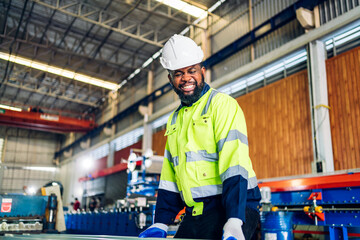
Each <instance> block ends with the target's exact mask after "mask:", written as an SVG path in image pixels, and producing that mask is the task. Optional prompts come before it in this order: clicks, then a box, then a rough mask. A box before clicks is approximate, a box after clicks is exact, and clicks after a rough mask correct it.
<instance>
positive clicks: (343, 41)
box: [325, 22, 360, 58]
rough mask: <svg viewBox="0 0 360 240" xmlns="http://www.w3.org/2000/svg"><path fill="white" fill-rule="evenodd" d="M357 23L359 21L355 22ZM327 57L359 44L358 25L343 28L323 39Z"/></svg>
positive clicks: (359, 30)
mask: <svg viewBox="0 0 360 240" xmlns="http://www.w3.org/2000/svg"><path fill="white" fill-rule="evenodd" d="M357 24H359V22H358V23H357ZM325 45H326V51H327V56H328V58H331V57H334V56H336V55H337V54H340V53H342V52H346V51H348V50H350V49H352V48H355V47H357V46H359V45H360V26H357V27H354V26H352V27H350V28H348V29H344V30H343V31H342V32H341V33H337V34H335V35H333V36H331V37H329V38H327V39H326V41H325Z"/></svg>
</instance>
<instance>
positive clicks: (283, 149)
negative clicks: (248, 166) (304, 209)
mask: <svg viewBox="0 0 360 240" xmlns="http://www.w3.org/2000/svg"><path fill="white" fill-rule="evenodd" d="M236 100H237V101H238V103H239V105H240V106H241V108H242V109H243V111H244V114H245V118H246V123H247V129H248V139H249V147H250V157H251V159H252V162H253V167H254V169H255V172H256V174H257V177H258V178H259V179H263V178H271V177H282V176H292V175H302V174H308V173H311V162H312V161H313V148H312V140H311V139H312V138H311V122H310V104H309V88H308V78H307V71H306V70H304V71H301V72H299V73H296V74H293V75H290V76H289V77H286V78H284V79H282V80H280V81H278V82H275V83H273V84H270V85H268V86H266V87H264V88H261V89H258V90H256V91H254V92H251V93H249V94H246V95H243V96H241V97H238V98H237V99H236Z"/></svg>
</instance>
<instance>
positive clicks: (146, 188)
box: [65, 149, 163, 236]
mask: <svg viewBox="0 0 360 240" xmlns="http://www.w3.org/2000/svg"><path fill="white" fill-rule="evenodd" d="M139 152H141V150H137V149H131V154H130V156H129V159H128V169H127V173H128V183H127V189H126V190H127V192H126V198H125V199H121V200H117V202H116V206H114V207H113V208H110V209H107V210H101V211H95V212H85V211H84V212H76V213H67V214H65V222H66V229H67V233H70V234H71V233H75V234H96V235H119V236H138V235H139V233H140V232H141V231H143V230H144V229H145V228H146V227H148V226H150V225H151V224H152V223H153V217H154V212H155V204H156V191H157V188H158V185H159V179H160V172H161V166H162V161H163V157H161V156H152V154H150V155H147V156H145V155H140V156H138V155H137V154H136V153H139Z"/></svg>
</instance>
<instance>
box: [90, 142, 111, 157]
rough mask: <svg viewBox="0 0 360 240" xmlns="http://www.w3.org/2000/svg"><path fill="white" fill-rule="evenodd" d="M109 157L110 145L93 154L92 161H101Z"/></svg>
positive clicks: (105, 145)
mask: <svg viewBox="0 0 360 240" xmlns="http://www.w3.org/2000/svg"><path fill="white" fill-rule="evenodd" d="M107 155H109V144H108V143H107V144H104V145H102V146H101V147H98V148H96V149H95V150H93V151H92V152H91V157H92V159H100V158H103V157H105V156H107Z"/></svg>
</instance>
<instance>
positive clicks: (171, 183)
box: [139, 35, 260, 240]
mask: <svg viewBox="0 0 360 240" xmlns="http://www.w3.org/2000/svg"><path fill="white" fill-rule="evenodd" d="M203 56H204V54H203V51H202V50H201V48H200V47H199V46H197V44H196V43H195V42H194V41H193V40H191V39H190V38H187V37H184V36H180V35H174V36H173V37H171V38H170V39H169V41H168V42H167V43H166V44H165V46H164V48H163V52H162V57H161V58H160V62H161V64H162V66H163V67H164V68H165V69H167V70H168V72H169V75H168V78H169V81H170V84H171V85H172V87H173V89H174V91H175V92H176V93H177V94H178V95H179V98H180V100H181V105H180V106H179V108H178V109H176V110H175V111H174V112H173V113H172V115H170V117H169V120H168V123H167V130H166V134H165V135H166V136H167V143H166V148H165V158H164V163H163V168H162V172H161V177H160V185H159V190H158V198H157V203H156V210H155V221H154V222H155V223H154V224H153V225H151V226H150V227H149V228H148V229H147V230H145V231H144V232H142V233H141V234H140V235H139V237H166V231H167V228H168V226H167V225H168V224H171V223H173V221H174V218H175V216H176V214H177V213H178V212H179V211H180V210H181V209H182V208H183V207H184V206H185V207H186V211H185V217H184V219H183V220H182V222H181V224H180V226H179V229H178V231H177V232H176V234H175V236H174V237H175V238H192V239H221V238H222V239H225V240H234V239H238V240H240V239H241V240H242V239H250V238H251V236H252V234H253V233H254V231H255V229H256V226H257V223H258V221H259V213H258V205H259V200H260V191H259V188H258V186H257V180H256V176H255V173H254V171H253V169H252V163H251V160H250V157H249V147H248V140H247V130H246V123H245V118H244V114H243V112H242V110H241V108H240V107H239V105H238V103H237V102H236V100H235V99H233V98H232V97H230V96H228V95H226V94H223V93H220V92H218V91H216V90H214V89H211V88H210V87H209V85H208V84H206V83H205V82H204V75H205V68H204V67H203V66H202V63H201V62H202V60H203Z"/></svg>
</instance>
